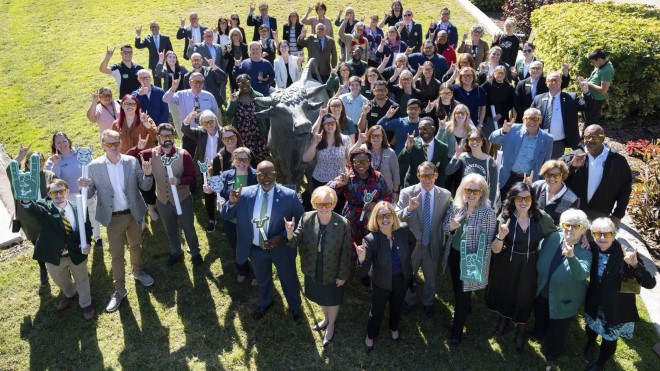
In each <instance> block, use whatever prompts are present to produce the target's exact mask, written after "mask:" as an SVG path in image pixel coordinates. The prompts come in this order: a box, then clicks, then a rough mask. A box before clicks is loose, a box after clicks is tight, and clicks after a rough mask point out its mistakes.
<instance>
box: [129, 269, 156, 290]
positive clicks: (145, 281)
mask: <svg viewBox="0 0 660 371" xmlns="http://www.w3.org/2000/svg"><path fill="white" fill-rule="evenodd" d="M133 278H134V279H135V280H136V281H140V283H141V284H142V285H143V286H146V287H149V286H151V285H153V284H154V279H153V277H151V276H150V275H149V274H148V273H147V272H145V271H140V273H138V274H136V275H134V276H133Z"/></svg>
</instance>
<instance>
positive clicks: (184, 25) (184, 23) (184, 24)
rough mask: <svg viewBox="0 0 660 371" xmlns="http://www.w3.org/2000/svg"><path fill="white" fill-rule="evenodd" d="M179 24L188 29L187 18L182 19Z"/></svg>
mask: <svg viewBox="0 0 660 371" xmlns="http://www.w3.org/2000/svg"><path fill="white" fill-rule="evenodd" d="M179 22H180V23H179V24H180V25H181V27H182V28H183V27H186V19H185V18H180V19H179Z"/></svg>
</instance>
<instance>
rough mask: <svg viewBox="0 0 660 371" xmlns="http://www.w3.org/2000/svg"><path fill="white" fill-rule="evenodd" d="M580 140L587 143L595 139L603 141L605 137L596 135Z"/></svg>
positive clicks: (586, 136)
mask: <svg viewBox="0 0 660 371" xmlns="http://www.w3.org/2000/svg"><path fill="white" fill-rule="evenodd" d="M582 138H584V140H585V141H586V142H589V141H592V140H597V139H600V140H603V139H605V135H603V134H598V135H585V136H583V137H582Z"/></svg>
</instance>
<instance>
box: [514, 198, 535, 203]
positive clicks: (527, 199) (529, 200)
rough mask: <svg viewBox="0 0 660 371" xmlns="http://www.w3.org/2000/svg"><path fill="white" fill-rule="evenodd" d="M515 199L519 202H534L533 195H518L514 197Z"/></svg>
mask: <svg viewBox="0 0 660 371" xmlns="http://www.w3.org/2000/svg"><path fill="white" fill-rule="evenodd" d="M513 200H514V201H515V202H516V203H517V204H519V203H521V202H523V200H525V203H530V202H532V196H525V197H522V196H516V197H514V198H513Z"/></svg>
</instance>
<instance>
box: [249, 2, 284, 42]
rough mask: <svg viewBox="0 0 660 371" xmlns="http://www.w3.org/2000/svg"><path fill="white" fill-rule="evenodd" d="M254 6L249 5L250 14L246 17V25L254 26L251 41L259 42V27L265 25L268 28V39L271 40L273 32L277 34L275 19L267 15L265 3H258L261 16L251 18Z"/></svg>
mask: <svg viewBox="0 0 660 371" xmlns="http://www.w3.org/2000/svg"><path fill="white" fill-rule="evenodd" d="M252 13H254V5H250V12H249V13H248V17H247V25H248V26H254V36H252V41H259V39H260V37H259V27H260V26H261V25H265V26H266V27H268V29H269V31H268V38H269V39H271V38H273V31H275V32H277V19H275V17H271V16H269V15H268V4H266V3H265V2H262V3H259V13H261V15H258V16H256V17H255V16H253V15H252Z"/></svg>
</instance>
